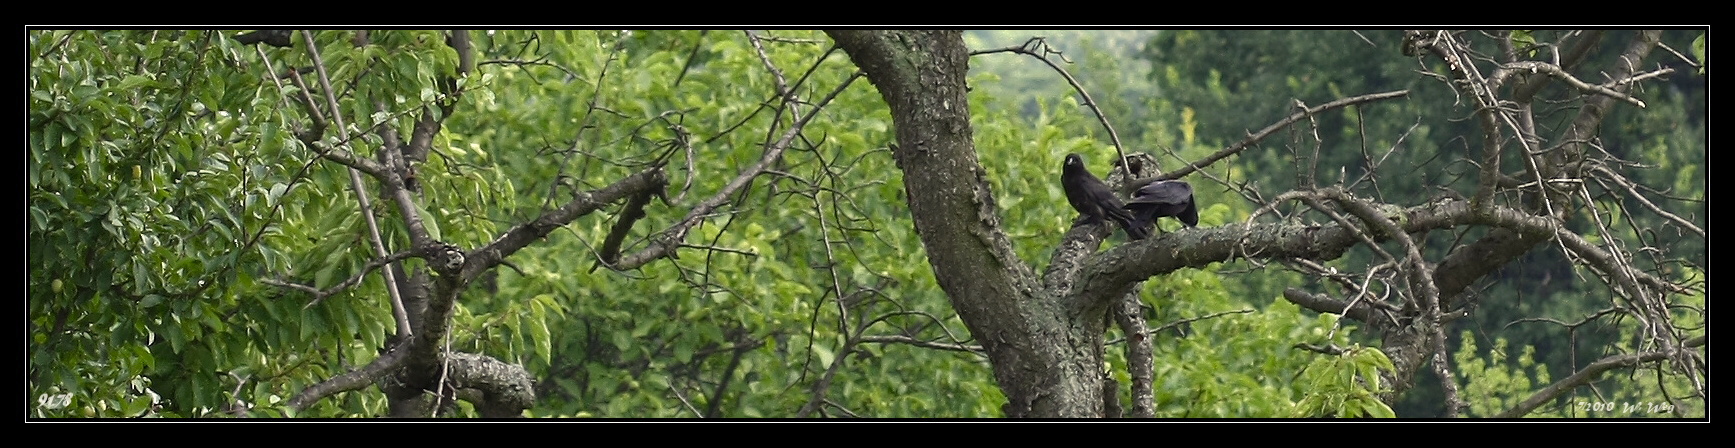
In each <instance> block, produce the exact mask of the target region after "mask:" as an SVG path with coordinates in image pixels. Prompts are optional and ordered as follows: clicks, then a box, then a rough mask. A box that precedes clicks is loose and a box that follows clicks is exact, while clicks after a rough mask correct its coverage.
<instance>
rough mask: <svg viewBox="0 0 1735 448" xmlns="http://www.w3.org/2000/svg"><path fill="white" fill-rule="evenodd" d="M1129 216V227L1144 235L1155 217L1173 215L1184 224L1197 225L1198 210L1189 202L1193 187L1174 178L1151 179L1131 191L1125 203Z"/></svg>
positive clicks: (1155, 219) (1148, 232)
mask: <svg viewBox="0 0 1735 448" xmlns="http://www.w3.org/2000/svg"><path fill="white" fill-rule="evenodd" d="M1125 208H1126V210H1127V212H1129V213H1132V215H1133V223H1132V226H1133V227H1137V228H1139V230H1142V231H1144V232H1145V233H1146V234H1147V235H1148V234H1150V228H1151V227H1153V226H1154V225H1155V224H1156V223H1157V218H1161V217H1164V216H1173V217H1175V219H1179V220H1181V223H1182V224H1186V225H1187V227H1198V226H1199V209H1198V207H1197V206H1195V205H1193V186H1192V185H1187V183H1186V182H1181V181H1178V180H1159V181H1156V182H1151V183H1150V184H1147V185H1145V186H1143V187H1139V191H1137V192H1134V193H1133V200H1132V201H1128V202H1127V203H1126V206H1125Z"/></svg>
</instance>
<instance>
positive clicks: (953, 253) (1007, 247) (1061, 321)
mask: <svg viewBox="0 0 1735 448" xmlns="http://www.w3.org/2000/svg"><path fill="white" fill-rule="evenodd" d="M830 34H831V36H832V38H833V39H835V40H836V41H837V43H838V45H839V46H840V47H842V48H843V49H844V51H845V52H848V53H849V55H850V58H851V59H853V60H854V61H855V63H856V65H857V66H860V67H861V68H862V70H863V71H865V72H866V73H867V76H868V79H870V80H872V81H873V83H874V85H875V86H876V87H877V88H878V89H879V91H880V95H881V96H882V97H884V98H885V101H886V104H887V105H888V106H889V107H890V109H891V114H892V121H893V123H894V124H895V126H896V127H897V139H898V145H897V146H896V147H895V148H894V150H893V156H894V157H895V158H896V159H897V163H898V167H899V168H901V169H902V170H903V171H904V190H905V192H906V193H907V197H908V198H909V199H908V200H909V206H910V214H911V215H912V220H913V221H914V222H915V227H916V232H917V233H918V234H919V235H920V236H921V239H922V245H923V247H924V248H925V249H926V250H927V253H928V261H929V263H930V264H931V265H932V266H933V268H934V275H935V277H937V278H938V279H939V283H940V288H941V289H943V290H945V291H946V295H947V296H948V297H950V298H951V300H952V306H953V307H954V308H955V309H956V310H957V311H958V315H959V316H960V317H961V318H962V319H963V321H964V324H965V325H966V326H967V327H969V329H970V332H971V334H972V335H974V336H975V338H976V339H977V340H979V341H981V342H982V346H983V348H984V349H986V350H987V352H988V357H989V361H990V362H991V363H993V365H994V377H995V380H996V381H997V382H998V383H999V385H1000V389H1001V390H1002V391H1003V392H1005V393H1006V397H1007V400H1008V401H1009V403H1007V405H1006V407H1005V408H1004V410H1005V412H1006V415H1007V416H1009V417H1099V416H1101V415H1102V403H1103V400H1102V389H1101V385H1102V372H1101V370H1102V354H1101V346H1102V331H1103V313H1104V311H1105V310H1106V309H1107V308H1106V304H1107V300H1106V295H1105V296H1104V297H1102V298H1099V299H1098V300H1090V301H1086V303H1092V304H1095V306H1075V305H1070V303H1072V302H1071V301H1068V300H1063V298H1065V297H1064V296H1065V293H1064V292H1065V291H1069V290H1070V289H1071V288H1070V286H1071V283H1072V282H1071V281H1070V279H1068V281H1064V282H1059V283H1061V284H1064V285H1065V286H1066V287H1065V288H1052V289H1051V288H1050V287H1045V285H1044V284H1043V282H1042V280H1041V279H1039V278H1038V276H1037V275H1036V273H1035V271H1034V270H1033V269H1032V268H1031V267H1030V266H1029V265H1027V264H1026V263H1025V262H1024V261H1023V260H1020V259H1019V258H1018V257H1017V256H1016V255H1015V254H1014V252H1013V250H1012V245H1011V243H1010V242H1009V241H1008V240H1007V238H1006V235H1005V233H1004V232H1002V231H1001V229H1000V216H999V208H998V207H997V206H996V205H995V203H994V195H993V192H991V191H989V184H988V180H987V177H986V176H985V175H984V172H983V168H982V166H981V164H980V163H978V161H977V159H976V149H975V147H974V144H973V143H972V141H971V129H970V110H969V100H968V99H967V98H966V97H965V85H964V82H965V74H966V73H967V71H968V66H967V63H968V59H969V51H968V50H967V49H965V48H964V40H963V35H962V33H961V32H958V31H931V30H897V31H869V30H848V31H832V32H830ZM1059 166H1060V163H1059V161H1058V160H1057V161H1056V163H1055V167H1056V170H1057V173H1058V169H1059ZM1093 228H1094V227H1093ZM1075 233H1077V232H1075ZM1073 240H1074V239H1072V238H1069V239H1068V241H1069V242H1070V241H1073ZM1077 240H1081V242H1086V243H1088V244H1085V245H1084V247H1088V248H1089V249H1094V248H1095V247H1096V245H1097V244H1100V242H1101V240H1100V238H1094V237H1093V238H1078V239H1077Z"/></svg>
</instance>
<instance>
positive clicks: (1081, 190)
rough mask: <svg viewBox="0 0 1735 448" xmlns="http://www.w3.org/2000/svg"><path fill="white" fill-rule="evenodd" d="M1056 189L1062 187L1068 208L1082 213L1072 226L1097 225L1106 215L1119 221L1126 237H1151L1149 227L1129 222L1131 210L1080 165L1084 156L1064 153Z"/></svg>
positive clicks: (1106, 186)
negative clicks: (1069, 205) (1070, 206)
mask: <svg viewBox="0 0 1735 448" xmlns="http://www.w3.org/2000/svg"><path fill="white" fill-rule="evenodd" d="M1060 188H1061V189H1064V190H1066V202H1070V203H1072V208H1073V209H1074V210H1078V212H1079V213H1080V214H1082V215H1084V221H1081V222H1079V223H1077V224H1075V226H1077V225H1082V224H1097V223H1101V222H1102V221H1103V218H1107V219H1111V220H1114V222H1115V224H1119V225H1120V227H1121V229H1123V230H1125V231H1126V232H1127V237H1128V238H1132V239H1135V240H1142V239H1145V238H1147V237H1149V236H1151V232H1150V230H1149V229H1146V228H1144V227H1137V226H1134V225H1133V215H1132V213H1129V212H1127V210H1126V209H1123V208H1121V200H1120V198H1116V197H1115V194H1114V191H1113V190H1110V189H1109V188H1108V185H1103V183H1102V180H1101V179H1097V178H1096V175H1093V174H1091V173H1090V169H1088V168H1085V167H1084V157H1080V156H1079V155H1078V154H1067V155H1066V165H1064V166H1063V167H1061V171H1060Z"/></svg>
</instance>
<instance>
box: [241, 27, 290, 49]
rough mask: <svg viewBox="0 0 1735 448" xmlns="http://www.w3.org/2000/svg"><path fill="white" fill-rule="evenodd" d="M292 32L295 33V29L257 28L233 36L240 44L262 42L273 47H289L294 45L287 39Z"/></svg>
mask: <svg viewBox="0 0 1735 448" xmlns="http://www.w3.org/2000/svg"><path fill="white" fill-rule="evenodd" d="M293 33H295V30H259V31H254V32H251V33H247V34H241V35H237V36H235V41H236V42H240V43H241V44H242V45H252V44H256V43H264V44H265V45H270V46H273V47H278V48H289V47H293V46H295V43H294V42H293V41H290V40H289V36H290V35H292V34H293Z"/></svg>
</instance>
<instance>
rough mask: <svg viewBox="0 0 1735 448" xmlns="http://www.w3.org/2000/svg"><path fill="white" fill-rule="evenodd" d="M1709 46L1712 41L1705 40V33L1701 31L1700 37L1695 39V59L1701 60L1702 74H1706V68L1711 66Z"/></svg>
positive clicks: (1700, 68) (1700, 70) (1700, 72)
mask: <svg viewBox="0 0 1735 448" xmlns="http://www.w3.org/2000/svg"><path fill="white" fill-rule="evenodd" d="M1709 46H1710V43H1709V42H1707V41H1706V40H1705V33H1699V37H1696V38H1694V39H1693V59H1697V60H1698V61H1699V74H1701V75H1703V74H1705V70H1706V69H1709V68H1711V52H1710V48H1708V47H1709Z"/></svg>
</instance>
